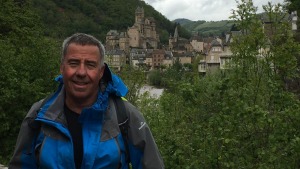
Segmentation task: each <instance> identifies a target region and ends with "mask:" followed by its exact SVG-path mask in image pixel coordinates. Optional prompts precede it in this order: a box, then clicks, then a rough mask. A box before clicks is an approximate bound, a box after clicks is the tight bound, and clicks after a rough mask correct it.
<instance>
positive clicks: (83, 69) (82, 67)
mask: <svg viewBox="0 0 300 169" xmlns="http://www.w3.org/2000/svg"><path fill="white" fill-rule="evenodd" d="M77 75H80V76H85V75H86V66H85V65H84V64H80V66H79V67H78V70H77Z"/></svg>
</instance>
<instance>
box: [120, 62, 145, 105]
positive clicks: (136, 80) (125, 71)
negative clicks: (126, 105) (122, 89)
mask: <svg viewBox="0 0 300 169" xmlns="http://www.w3.org/2000/svg"><path fill="white" fill-rule="evenodd" d="M144 72H145V70H143V69H142V68H141V69H135V68H134V67H132V66H130V65H126V66H125V67H123V68H122V71H119V72H115V73H116V74H117V75H118V76H120V77H121V78H122V80H123V81H124V83H125V84H126V85H127V87H128V89H129V92H128V93H127V95H126V99H127V100H128V101H130V102H131V103H132V104H133V105H136V104H137V101H138V99H139V94H140V90H141V88H142V86H143V85H144V84H145V83H146V74H145V73H144Z"/></svg>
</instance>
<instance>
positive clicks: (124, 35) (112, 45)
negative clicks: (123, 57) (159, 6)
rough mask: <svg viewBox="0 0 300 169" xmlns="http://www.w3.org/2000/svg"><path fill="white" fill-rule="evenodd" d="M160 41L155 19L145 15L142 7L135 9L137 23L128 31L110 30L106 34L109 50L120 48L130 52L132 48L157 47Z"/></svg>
mask: <svg viewBox="0 0 300 169" xmlns="http://www.w3.org/2000/svg"><path fill="white" fill-rule="evenodd" d="M158 43H159V35H158V34H157V33H156V23H155V20H154V18H153V17H145V15H144V9H143V8H142V7H137V9H136V10H135V23H134V25H133V26H132V27H129V28H128V29H127V31H126V32H120V33H118V31H117V30H110V31H109V32H108V33H107V35H106V49H107V50H113V49H120V50H123V51H125V52H129V50H130V49H131V48H139V49H157V47H158Z"/></svg>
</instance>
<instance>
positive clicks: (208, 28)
mask: <svg viewBox="0 0 300 169" xmlns="http://www.w3.org/2000/svg"><path fill="white" fill-rule="evenodd" d="M173 22H174V23H179V24H180V25H181V26H182V27H183V28H185V29H186V30H188V31H189V32H191V33H192V34H199V35H202V36H224V35H225V33H227V32H228V31H229V30H230V28H231V27H232V25H233V21H230V20H222V21H204V20H199V21H191V20H189V19H184V18H181V19H176V20H174V21H173Z"/></svg>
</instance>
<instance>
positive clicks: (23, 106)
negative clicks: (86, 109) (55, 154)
mask: <svg viewBox="0 0 300 169" xmlns="http://www.w3.org/2000/svg"><path fill="white" fill-rule="evenodd" d="M38 18H39V17H38V16H36V15H35V14H34V13H33V12H32V9H30V4H29V3H25V2H24V3H21V2H15V1H12V0H11V1H10V0H9V1H4V2H2V3H1V10H0V20H1V22H0V23H1V24H0V26H1V30H0V36H1V40H0V50H1V53H0V58H1V60H0V71H1V73H2V75H1V77H0V88H1V90H0V95H1V97H0V120H1V121H2V123H1V124H0V133H1V137H2V138H1V140H0V146H1V147H0V149H1V151H0V163H4V164H5V163H7V162H8V160H9V158H10V156H11V155H12V151H13V149H14V144H15V141H16V137H17V134H18V131H19V126H20V124H21V121H22V120H23V118H24V117H25V115H26V112H27V111H28V110H29V109H30V106H31V104H32V103H33V102H35V101H38V100H39V99H42V98H43V97H44V96H45V95H46V94H47V93H48V92H50V91H51V90H53V87H54V84H53V83H52V79H53V78H54V77H55V75H56V74H57V71H54V70H55V69H54V66H57V65H58V64H57V63H58V62H57V61H58V60H59V59H58V58H57V57H56V56H59V53H58V51H57V48H56V42H55V41H53V40H51V39H46V38H44V37H42V36H41V27H42V25H41V24H40V22H39V19H38ZM2 28H3V29H2ZM57 70H58V69H57Z"/></svg>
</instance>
